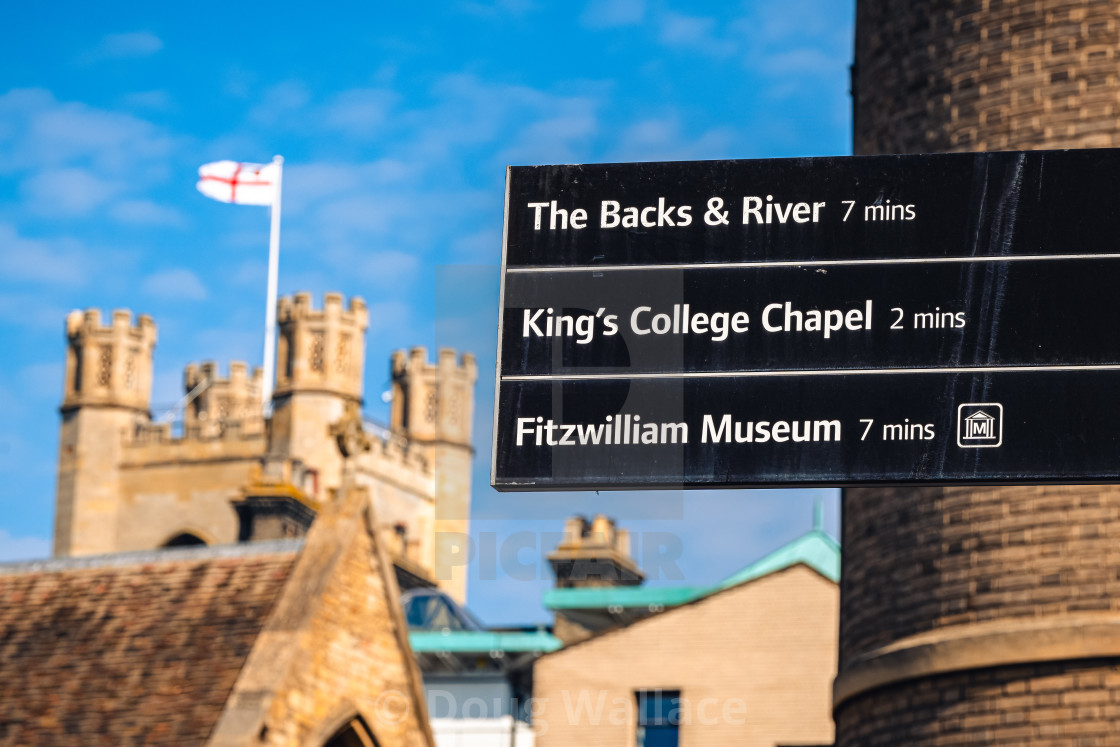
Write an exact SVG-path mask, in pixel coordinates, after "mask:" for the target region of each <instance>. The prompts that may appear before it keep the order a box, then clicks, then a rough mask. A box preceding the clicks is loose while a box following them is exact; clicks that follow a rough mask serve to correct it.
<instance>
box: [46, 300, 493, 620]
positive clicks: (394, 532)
mask: <svg viewBox="0 0 1120 747" xmlns="http://www.w3.org/2000/svg"><path fill="white" fill-rule="evenodd" d="M278 320H279V331H280V336H279V341H278V345H277V353H278V355H277V358H278V367H277V368H278V370H277V374H276V386H275V393H274V394H273V396H272V402H271V405H272V407H271V415H270V416H268V417H264V416H262V414H261V402H260V391H261V385H262V378H261V373H260V371H259V370H254V371H253V372H252V374H251V375H250V373H249V372H248V370H247V368H246V366H245V364H243V363H238V362H234V363H231V364H230V367H229V375H228V377H224V378H223V377H221V376H220V375H219V373H218V369H217V367H216V366H215V365H214V364H213V363H206V364H203V365H201V366H198V365H191V366H188V367H187V369H186V372H185V377H184V389H185V393H186V397H185V399H186V405H185V412H184V417H183V423H182V430H181V433H173V431H172V425H171V424H170V423H165V422H159V421H157V420H153V418H152V416H151V413H150V393H151V383H152V363H153V360H152V354H153V349H154V348H155V345H156V325H155V323H154V322H153V320H152V319H151V318H150V317H148V316H140V317H139V319H137V320H136V322H135V323H133V320H132V316H131V314H130V313H129V312H128V311H115V312H113V315H112V318H111V320H110V321H109V323H108V324H105V323H104V322H103V320H102V318H101V315H100V313H99V312H98V311H97V310H88V311H86V312H85V313H82V312H80V311H74V312H72V313H71V314H70V316H69V317H68V318H67V320H66V333H67V339H68V347H67V354H66V383H65V391H64V396H63V401H62V408H61V409H62V429H61V444H60V450H59V463H58V497H57V511H56V519H55V537H54V554H55V556H56V557H68V556H81V555H95V554H102V553H116V552H122V551H133V550H147V549H153V548H158V547H165V546H176V545H183V544H206V545H221V544H228V543H233V542H237V541H243V540H250V539H280V538H285V537H296V536H301V535H302V534H304V533H305V532H306V530H307V527H308V526H309V525H310V522H311V519H312V517H313V516H314V515H315V513H316V511H318V510H319V508H320V507H321V506H322V505H324V504H325V503H327V502H329V501H330V499H331V496H332V495H333V494H334V493H335V492H336V491H337V490H338V488H339V486H340V484H341V481H342V456H341V454H340V452H339V449H338V446H337V444H336V439H335V436H334V435H333V434H332V428H333V427H334V426H336V425H337V424H338V423H339V422H340V421H341V420H342V419H343V417H344V414H345V413H347V412H348V411H356V409H357V408H358V407H359V406H360V403H361V401H362V373H363V368H364V350H365V339H364V335H365V330H366V327H367V324H368V312H367V310H366V305H365V303H364V302H363V301H362V300H361V299H360V298H352V299H351V300H350V302H349V304H346V305H344V303H343V298H342V296H341V295H339V294H336V293H328V294H326V296H325V299H324V302H323V306H322V308H321V309H316V308H314V307H313V305H312V302H311V297H310V295H309V294H306V293H297V294H296V295H295V296H294V297H292V298H283V299H281V300H280V302H279V307H278ZM391 373H392V382H393V383H392V410H391V412H392V415H391V422H390V424H389V427H388V429H384V430H382V431H380V432H371V433H370V434H369V435H371V436H372V442H373V447H372V448H371V449H370V450H369V451H365V452H363V453H361V454H359V455H356V456H355V457H354V460H355V463H354V480H355V484H356V485H357V486H358V487H360V488H363V489H365V490H366V491H368V493H369V495H370V497H371V500H372V501H373V503H374V504H375V506H376V510H377V516H378V521H379V522H380V531H381V532H382V533H383V535H384V540H385V543H386V546H387V547H388V548H389V551H390V555H391V557H392V560H393V563H394V565H395V568H396V573H397V577H398V579H400V581H401V585H402V586H404V587H411V586H417V585H433V584H436V585H438V586H440V587H441V588H442V589H444V590H445V591H447V592H448V593H450V594H451V595H452V596H453V597H454V598H456V599H458V600H459V601H460V602H461V601H463V600H464V599H465V596H466V569H465V568H464V567H462V566H461V565H459V564H454V566H453V564H452V563H451V562H450V557H449V556H450V554H451V552H452V550H457V549H458V548H459V547H461V544H462V538H463V537H464V536H465V535H466V533H467V531H468V520H469V512H470V466H471V458H472V447H471V418H472V413H473V407H474V400H473V397H474V394H473V384H474V381H475V378H476V376H477V369H476V365H475V361H474V358H473V357H472V356H470V355H464V356H462V358H461V359H457V358H456V355H455V353H454V352H453V351H451V350H440V351H439V354H438V358H437V360H436V362H435V363H434V364H433V363H431V362H429V361H428V360H427V355H426V352H425V350H424V349H423V348H414V349H413V350H412V351H411V352H409V353H404V352H398V353H396V354H395V355H394V356H393V358H392V371H391ZM369 430H370V429H368V428H367V431H369Z"/></svg>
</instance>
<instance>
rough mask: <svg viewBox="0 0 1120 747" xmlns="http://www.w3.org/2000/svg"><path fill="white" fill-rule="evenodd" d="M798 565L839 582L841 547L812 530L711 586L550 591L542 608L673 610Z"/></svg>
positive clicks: (614, 587) (545, 596)
mask: <svg viewBox="0 0 1120 747" xmlns="http://www.w3.org/2000/svg"><path fill="white" fill-rule="evenodd" d="M817 525H818V526H819V523H818V524H817ZM799 563H800V564H804V565H807V566H809V567H810V568H812V569H813V570H814V571H816V572H817V573H819V574H821V575H822V576H824V577H825V578H827V579H828V580H830V581H832V582H834V583H839V581H840V544H839V543H838V542H837V541H836V540H834V539H833V538H832V537H829V536H828V535H827V534H825V533H824V532H823V531H821V530H820V529H813V530H812V531H810V532H807V533H806V534H803V535H802V536H800V537H798V538H797V539H795V540H794V541H793V542H790V543H789V544H787V545H783V546H782V547H780V548H778V549H777V550H775V551H774V552H772V553H770V554H769V555H766V556H765V557H763V558H760V559H759V560H756V561H755V562H753V563H751V564H750V565H748V566H747V567H746V568H744V569H742V570H741V571H739V572H737V573H735V574H733V575H731V576H729V577H728V578H726V579H724V580H723V581H720V582H719V583H718V584H715V585H714V586H661V587H641V586H613V587H611V586H604V587H597V588H591V589H549V590H548V591H546V592H545V594H544V606H545V607H547V608H548V609H551V610H561V609H594V608H605V607H610V606H618V607H624V608H634V607H648V606H650V605H660V606H662V607H676V606H678V605H681V604H686V603H688V602H691V601H693V600H696V599H699V598H701V597H705V596H707V595H709V594H714V593H715V592H717V591H721V590H723V589H727V588H730V587H732V586H738V585H739V584H745V583H746V582H748V581H753V580H754V579H756V578H761V577H763V576H767V575H769V574H771V573H776V572H777V571H781V570H785V569H786V568H790V567H792V566H795V565H798V564H799Z"/></svg>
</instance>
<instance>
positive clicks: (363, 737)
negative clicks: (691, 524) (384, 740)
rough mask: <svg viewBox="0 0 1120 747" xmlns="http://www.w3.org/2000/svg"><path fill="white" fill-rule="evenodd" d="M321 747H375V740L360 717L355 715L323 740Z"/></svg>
mask: <svg viewBox="0 0 1120 747" xmlns="http://www.w3.org/2000/svg"><path fill="white" fill-rule="evenodd" d="M323 747H377V740H376V739H374V738H373V732H371V731H370V730H369V727H368V726H366V722H365V721H362V717H361V716H355V717H354V718H352V719H350V721H348V722H347V723H346V725H345V726H343V727H342V728H341V729H339V730H338V731H336V732H335V733H334V735H333V736H332V737H331V738H330V739H328V740H327V741H326V742H324V743H323Z"/></svg>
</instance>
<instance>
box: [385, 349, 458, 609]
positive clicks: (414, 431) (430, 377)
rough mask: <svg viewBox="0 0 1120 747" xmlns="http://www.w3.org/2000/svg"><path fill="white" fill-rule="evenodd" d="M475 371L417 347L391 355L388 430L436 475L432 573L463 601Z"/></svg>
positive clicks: (443, 352) (446, 353)
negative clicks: (420, 455)
mask: <svg viewBox="0 0 1120 747" xmlns="http://www.w3.org/2000/svg"><path fill="white" fill-rule="evenodd" d="M477 378H478V365H477V364H476V363H475V359H474V356H473V355H471V354H469V353H465V354H464V355H463V357H462V359H461V360H456V358H455V351H454V350H452V349H450V348H442V349H440V351H439V355H438V358H437V360H436V363H435V364H434V365H433V364H431V363H429V362H428V353H427V351H426V350H425V349H424V348H422V347H415V348H412V350H410V351H409V353H408V354H407V355H406V354H405V353H404V352H403V351H398V352H396V353H394V354H393V361H392V379H393V400H392V411H391V416H390V427H391V428H392V430H393V432H394V433H398V434H400V435H402V436H404V437H405V438H406V439H407V440H408V442H409V443H411V444H415V445H416V446H418V447H419V448H420V449H421V450H422V451H423V452H424V453H425V454H426V456H427V459H428V462H429V464H431V465H432V467H433V470H434V472H435V503H436V505H435V525H434V528H435V569H436V578H437V579H439V580H440V581H442V582H446V583H441V586H445V588H448V589H449V590H450V591H451V593H452V595H453V596H455V597H456V598H457V599H465V598H466V588H467V567H466V563H465V559H466V555H467V553H468V551H469V550H468V547H469V544H468V533H469V531H470V506H471V458H472V457H473V455H474V449H473V448H472V446H471V430H472V427H471V426H472V421H473V418H474V382H475V380H476V379H477Z"/></svg>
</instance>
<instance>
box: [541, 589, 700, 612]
mask: <svg viewBox="0 0 1120 747" xmlns="http://www.w3.org/2000/svg"><path fill="white" fill-rule="evenodd" d="M708 590H709V589H708V587H706V586H601V587H596V588H591V589H549V590H548V591H546V592H545V593H544V606H545V607H547V608H549V609H551V610H562V609H588V608H592V607H610V606H611V605H617V606H619V607H648V606H650V605H654V604H659V605H661V606H663V607H675V606H677V605H679V604H685V603H686V602H691V601H692V600H693V599H696V598H698V597H702V596H704V594H706V593H708Z"/></svg>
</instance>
